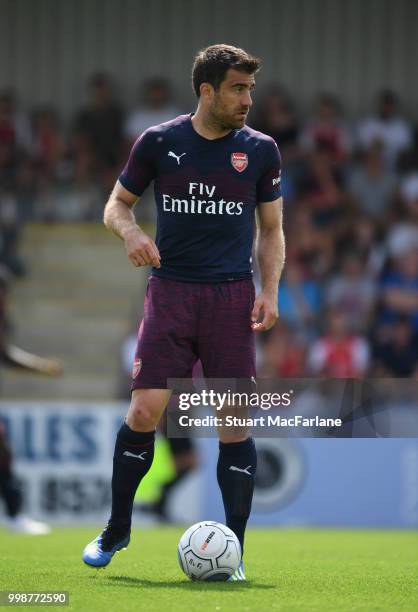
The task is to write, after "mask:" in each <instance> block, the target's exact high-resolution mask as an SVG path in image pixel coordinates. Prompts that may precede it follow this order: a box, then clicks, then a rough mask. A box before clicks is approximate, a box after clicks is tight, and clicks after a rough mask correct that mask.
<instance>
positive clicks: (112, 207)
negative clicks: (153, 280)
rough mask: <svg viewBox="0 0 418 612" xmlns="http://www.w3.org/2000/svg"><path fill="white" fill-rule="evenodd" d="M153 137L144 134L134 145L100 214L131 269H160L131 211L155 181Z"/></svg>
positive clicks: (151, 244) (153, 246)
mask: <svg viewBox="0 0 418 612" xmlns="http://www.w3.org/2000/svg"><path fill="white" fill-rule="evenodd" d="M154 157H155V134H154V133H153V131H152V130H146V131H145V132H144V133H143V134H142V135H141V136H140V137H139V138H138V140H137V141H136V142H135V144H134V146H133V147H132V151H131V153H130V155H129V159H128V161H127V163H126V166H125V168H124V169H123V171H122V174H121V175H120V177H119V180H118V181H116V184H115V186H114V188H113V191H112V193H111V194H110V198H109V200H108V202H107V204H106V207H105V211H104V224H105V225H106V227H107V228H108V229H109V230H110V231H112V232H113V233H114V234H116V236H119V238H121V239H122V240H123V242H124V244H125V249H126V253H127V255H128V257H129V259H130V261H131V262H132V263H133V265H134V266H137V267H138V266H148V265H152V266H155V267H156V268H159V267H160V253H159V251H158V248H157V245H156V244H155V242H154V241H153V240H152V238H150V237H149V236H148V235H147V234H146V233H145V232H144V231H143V230H142V229H141V228H140V227H139V226H138V225H137V223H136V220H135V216H134V213H133V207H134V206H135V204H136V202H137V201H138V200H139V197H140V196H141V195H142V193H143V192H144V190H145V189H146V188H147V187H148V185H149V184H150V182H151V181H152V180H153V179H154V178H155V159H154Z"/></svg>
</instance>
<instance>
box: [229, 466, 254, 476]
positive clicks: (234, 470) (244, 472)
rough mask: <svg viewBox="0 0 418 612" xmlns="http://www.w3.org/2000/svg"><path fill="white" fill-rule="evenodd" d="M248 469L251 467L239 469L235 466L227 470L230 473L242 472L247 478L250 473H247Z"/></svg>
mask: <svg viewBox="0 0 418 612" xmlns="http://www.w3.org/2000/svg"><path fill="white" fill-rule="evenodd" d="M250 467H251V465H247V467H246V468H243V469H241V468H239V467H236V466H235V465H230V466H229V469H230V470H231V471H232V472H242V473H243V474H247V475H248V476H251V472H249V471H248V470H249V469H250Z"/></svg>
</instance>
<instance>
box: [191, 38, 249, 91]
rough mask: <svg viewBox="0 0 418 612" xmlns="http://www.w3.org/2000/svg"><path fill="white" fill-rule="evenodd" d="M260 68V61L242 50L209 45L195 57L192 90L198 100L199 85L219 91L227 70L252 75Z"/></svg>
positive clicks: (226, 46) (229, 46)
mask: <svg viewBox="0 0 418 612" xmlns="http://www.w3.org/2000/svg"><path fill="white" fill-rule="evenodd" d="M260 66H261V62H260V60H259V59H257V58H256V57H253V56H252V55H250V54H249V53H247V52H246V51H244V49H239V48H238V47H232V46H231V45H211V46H210V47H207V48H206V49H202V51H199V53H198V54H197V55H196V57H195V60H194V63H193V68H192V83H193V89H194V91H195V94H196V95H197V97H198V98H199V97H200V86H201V84H202V83H210V84H211V85H212V87H213V88H214V89H219V86H220V84H221V83H222V81H223V80H224V79H225V75H226V73H227V71H228V70H229V68H233V69H234V70H240V71H241V72H246V73H247V74H254V73H255V72H257V70H259V68H260Z"/></svg>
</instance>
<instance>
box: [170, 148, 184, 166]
mask: <svg viewBox="0 0 418 612" xmlns="http://www.w3.org/2000/svg"><path fill="white" fill-rule="evenodd" d="M183 155H186V153H182V154H181V155H176V154H175V153H173V151H169V152H168V157H175V158H176V160H177V163H178V165H179V166H180V158H181V157H183Z"/></svg>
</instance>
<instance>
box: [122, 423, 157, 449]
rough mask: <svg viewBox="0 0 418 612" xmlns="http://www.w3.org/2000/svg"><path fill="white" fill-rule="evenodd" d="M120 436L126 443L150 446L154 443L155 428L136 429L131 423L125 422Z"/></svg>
mask: <svg viewBox="0 0 418 612" xmlns="http://www.w3.org/2000/svg"><path fill="white" fill-rule="evenodd" d="M118 438H119V440H121V441H122V442H124V443H125V444H129V445H132V446H149V445H151V444H153V443H154V440H155V430H154V431H134V430H133V429H131V428H130V427H129V425H127V424H126V423H123V425H122V427H121V428H120V429H119V432H118Z"/></svg>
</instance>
